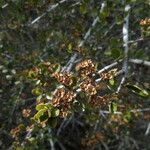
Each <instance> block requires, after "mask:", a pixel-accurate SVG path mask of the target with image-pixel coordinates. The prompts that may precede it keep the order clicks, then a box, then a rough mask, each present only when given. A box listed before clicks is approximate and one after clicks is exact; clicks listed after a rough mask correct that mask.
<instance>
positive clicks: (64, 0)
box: [30, 0, 67, 25]
mask: <svg viewBox="0 0 150 150" xmlns="http://www.w3.org/2000/svg"><path fill="white" fill-rule="evenodd" d="M66 1H67V0H61V1H60V2H58V3H56V4H54V5H51V6H50V7H49V9H48V10H47V11H46V12H44V13H43V14H42V15H40V16H39V17H37V18H36V19H34V20H33V21H32V22H31V24H30V25H33V24H34V23H36V22H37V21H39V20H40V19H41V18H43V17H44V16H45V15H46V14H47V13H49V12H51V11H52V10H54V9H55V8H57V7H58V6H59V5H60V4H63V3H64V2H66Z"/></svg>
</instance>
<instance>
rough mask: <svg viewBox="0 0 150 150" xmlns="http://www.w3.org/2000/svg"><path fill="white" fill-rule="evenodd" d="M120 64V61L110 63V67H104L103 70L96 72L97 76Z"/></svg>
mask: <svg viewBox="0 0 150 150" xmlns="http://www.w3.org/2000/svg"><path fill="white" fill-rule="evenodd" d="M120 62H122V59H120V60H118V61H116V62H114V63H112V64H110V65H108V66H105V67H104V68H102V69H101V70H99V71H98V74H101V73H102V72H104V71H107V70H109V69H111V68H113V67H115V66H116V65H118V64H119V63H120Z"/></svg>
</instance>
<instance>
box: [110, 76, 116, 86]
mask: <svg viewBox="0 0 150 150" xmlns="http://www.w3.org/2000/svg"><path fill="white" fill-rule="evenodd" d="M109 84H110V85H111V86H113V85H115V80H114V79H113V78H112V79H110V80H109Z"/></svg>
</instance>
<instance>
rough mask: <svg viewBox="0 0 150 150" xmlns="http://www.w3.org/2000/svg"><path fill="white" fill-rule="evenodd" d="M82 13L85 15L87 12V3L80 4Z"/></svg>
mask: <svg viewBox="0 0 150 150" xmlns="http://www.w3.org/2000/svg"><path fill="white" fill-rule="evenodd" d="M80 13H81V14H83V15H84V14H86V13H87V6H86V3H83V4H82V5H80Z"/></svg>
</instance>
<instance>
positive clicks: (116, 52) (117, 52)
mask: <svg viewBox="0 0 150 150" xmlns="http://www.w3.org/2000/svg"><path fill="white" fill-rule="evenodd" d="M120 55H121V53H120V50H119V49H112V50H111V56H112V57H113V58H114V59H117V58H119V57H120Z"/></svg>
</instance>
